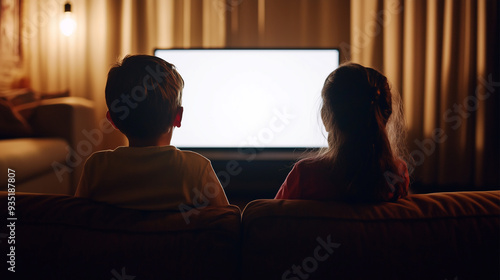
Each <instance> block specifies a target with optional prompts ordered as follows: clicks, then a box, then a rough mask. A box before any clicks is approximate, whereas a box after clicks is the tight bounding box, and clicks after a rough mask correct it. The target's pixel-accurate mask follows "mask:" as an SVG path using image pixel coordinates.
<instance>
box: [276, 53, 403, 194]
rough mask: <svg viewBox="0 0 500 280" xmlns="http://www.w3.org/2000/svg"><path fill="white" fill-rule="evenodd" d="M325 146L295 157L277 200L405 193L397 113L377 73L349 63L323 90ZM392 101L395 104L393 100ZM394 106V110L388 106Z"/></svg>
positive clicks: (389, 92)
mask: <svg viewBox="0 0 500 280" xmlns="http://www.w3.org/2000/svg"><path fill="white" fill-rule="evenodd" d="M321 95H322V99H323V106H322V108H321V118H322V120H323V124H324V125H325V128H326V131H327V132H328V148H326V149H324V150H323V151H321V152H320V154H319V155H317V156H316V157H313V158H307V159H303V160H300V161H299V162H297V163H296V164H295V166H294V167H293V169H292V170H291V171H290V173H289V174H288V177H287V178H286V179H285V182H284V183H283V185H282V186H281V188H280V189H279V191H278V193H277V195H276V197H275V198H276V199H312V200H343V201H351V202H355V201H359V202H362V201H365V202H368V201H394V200H397V199H398V198H402V197H405V196H406V195H407V194H408V185H409V177H408V170H407V166H406V164H405V162H404V161H403V160H402V159H401V158H403V157H404V156H405V153H406V149H405V148H404V146H403V140H404V139H403V138H404V137H403V136H404V135H402V132H403V131H404V130H403V125H402V112H401V110H400V108H401V107H400V106H398V102H396V101H397V100H393V99H395V98H393V96H392V94H391V90H390V88H389V85H388V82H387V78H386V77H385V76H384V75H382V74H381V73H380V72H378V71H376V70H374V69H372V68H367V67H363V66H361V65H359V64H354V63H349V64H345V65H342V66H340V67H339V68H338V69H336V70H335V71H333V72H332V73H331V74H330V75H329V76H328V78H327V79H326V81H325V84H324V86H323V90H322V93H321ZM393 101H394V104H393ZM393 108H394V110H393Z"/></svg>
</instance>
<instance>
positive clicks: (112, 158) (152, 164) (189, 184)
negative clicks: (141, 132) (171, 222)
mask: <svg viewBox="0 0 500 280" xmlns="http://www.w3.org/2000/svg"><path fill="white" fill-rule="evenodd" d="M75 196H77V197H87V198H90V199H92V200H96V201H101V202H106V203H109V204H113V205H116V206H119V207H123V208H132V209H143V210H163V209H179V208H182V207H181V205H183V206H185V205H190V206H194V207H202V206H208V205H212V206H214V205H217V206H224V205H229V203H228V200H227V198H226V194H225V193H224V189H223V188H222V186H221V184H220V182H219V180H218V179H217V176H216V175H215V172H214V170H213V168H212V165H211V163H210V161H209V160H208V159H207V158H205V157H203V156H202V155H200V154H197V153H195V152H191V151H181V150H179V149H177V148H176V147H174V146H162V147H155V146H152V147H118V148H116V149H115V150H107V151H100V152H96V153H94V154H92V155H91V156H90V157H89V158H88V159H87V162H86V163H85V167H84V170H83V173H82V177H81V179H80V183H79V185H78V187H77V190H76V193H75Z"/></svg>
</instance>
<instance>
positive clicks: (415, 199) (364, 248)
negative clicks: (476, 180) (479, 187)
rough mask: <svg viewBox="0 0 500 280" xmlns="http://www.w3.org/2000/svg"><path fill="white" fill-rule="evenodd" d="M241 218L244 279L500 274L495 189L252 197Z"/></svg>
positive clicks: (499, 206) (499, 203) (499, 194)
mask: <svg viewBox="0 0 500 280" xmlns="http://www.w3.org/2000/svg"><path fill="white" fill-rule="evenodd" d="M242 222H243V224H242V226H243V232H242V240H243V241H242V242H243V244H242V275H243V279H293V280H299V279H441V280H444V279H498V278H499V276H500V269H499V264H500V257H499V255H500V253H499V249H500V191H487V192H458V193H435V194H425V195H410V196H409V197H408V198H406V199H402V200H399V201H398V202H395V203H380V204H377V205H373V204H372V205H364V204H357V205H353V204H345V203H332V202H317V201H300V200H257V201H253V202H251V203H249V204H248V205H247V206H246V208H245V209H244V211H243V216H242Z"/></svg>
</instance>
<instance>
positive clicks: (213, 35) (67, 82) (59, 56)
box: [22, 0, 230, 149]
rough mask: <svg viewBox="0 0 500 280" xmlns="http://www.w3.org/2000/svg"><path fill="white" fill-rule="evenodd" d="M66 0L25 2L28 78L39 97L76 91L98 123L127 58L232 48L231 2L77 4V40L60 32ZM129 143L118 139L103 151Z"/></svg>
mask: <svg viewBox="0 0 500 280" xmlns="http://www.w3.org/2000/svg"><path fill="white" fill-rule="evenodd" d="M65 2H66V1H65V0H23V2H22V8H23V13H22V26H23V28H22V29H23V32H22V33H23V38H22V40H23V45H24V46H23V50H24V53H23V56H24V57H23V61H24V63H25V69H26V72H27V73H26V76H27V77H29V78H30V79H31V80H30V86H31V87H32V88H33V89H35V90H37V91H41V92H49V93H50V92H61V91H65V90H69V91H70V94H71V95H72V96H80V97H85V98H87V99H90V100H94V101H95V106H96V114H97V115H96V118H97V120H102V119H103V118H104V115H105V112H106V104H105V101H104V87H105V84H106V75H107V72H108V70H109V68H110V67H111V66H112V65H113V64H114V63H115V62H116V61H117V60H118V59H121V58H123V56H125V55H126V54H137V53H146V54H152V53H153V50H154V48H190V47H194V48H201V47H212V48H215V47H224V46H225V42H226V37H225V32H226V28H225V26H226V23H225V17H226V12H227V10H228V9H229V8H230V7H229V8H228V5H227V3H226V1H225V0H213V1H212V0H205V1H204V0H181V1H179V0H148V1H141V0H113V1H111V0H109V1H108V0H106V1H102V0H72V1H70V2H71V4H72V12H73V16H74V18H75V20H76V22H77V28H76V30H75V33H74V34H72V35H71V36H70V37H65V36H64V35H62V33H61V32H60V30H59V22H60V20H61V19H62V17H63V7H64V4H65ZM125 143H126V142H125V139H124V138H123V137H122V135H121V134H119V133H113V134H111V135H107V136H106V137H105V142H104V143H103V144H102V145H101V147H96V149H102V148H114V147H116V146H117V145H123V144H125Z"/></svg>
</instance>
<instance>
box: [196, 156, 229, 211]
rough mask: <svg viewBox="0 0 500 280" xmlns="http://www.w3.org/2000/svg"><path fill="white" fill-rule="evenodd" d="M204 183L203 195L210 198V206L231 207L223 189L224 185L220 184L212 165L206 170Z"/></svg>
mask: <svg viewBox="0 0 500 280" xmlns="http://www.w3.org/2000/svg"><path fill="white" fill-rule="evenodd" d="M202 181H203V184H202V190H201V193H202V194H204V195H205V196H206V197H207V198H208V200H209V205H210V206H226V205H229V201H228V200H227V197H226V193H225V192H224V189H223V188H222V185H221V184H220V182H219V179H218V178H217V175H215V171H214V169H213V168H212V165H211V164H210V163H209V164H208V165H207V167H206V169H205V172H204V176H203V178H202Z"/></svg>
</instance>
